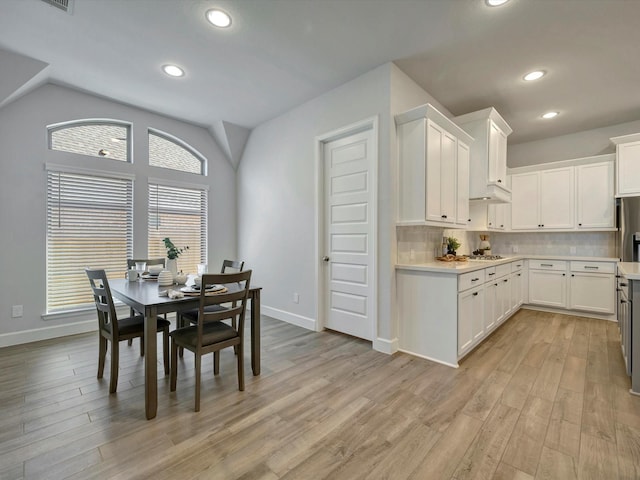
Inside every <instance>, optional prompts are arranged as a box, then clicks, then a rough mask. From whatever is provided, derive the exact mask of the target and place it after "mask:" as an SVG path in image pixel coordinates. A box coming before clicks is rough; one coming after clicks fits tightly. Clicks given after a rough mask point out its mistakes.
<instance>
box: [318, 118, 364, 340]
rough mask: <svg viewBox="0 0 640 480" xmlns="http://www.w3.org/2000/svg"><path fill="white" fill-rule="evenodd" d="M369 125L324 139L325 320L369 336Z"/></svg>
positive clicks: (332, 326)
mask: <svg viewBox="0 0 640 480" xmlns="http://www.w3.org/2000/svg"><path fill="white" fill-rule="evenodd" d="M373 141H374V135H373V130H371V129H369V130H366V131H364V132H359V133H355V134H352V135H349V136H347V137H344V138H340V139H338V140H334V141H331V142H327V143H325V144H324V159H323V160H324V211H325V223H324V229H325V237H326V239H325V252H326V256H325V264H326V265H325V266H326V268H325V272H326V275H325V289H324V291H325V292H326V295H325V302H326V303H325V310H324V311H325V312H326V318H325V321H324V326H325V327H326V328H330V329H332V330H337V331H339V332H343V333H347V334H349V335H353V336H356V337H360V338H364V339H366V340H372V339H373V320H374V319H373V312H374V308H373V306H374V302H375V298H374V296H373V292H374V281H375V277H374V272H373V265H374V262H373V258H374V251H373V245H374V238H375V231H374V225H375V219H374V218H373V214H372V206H373V202H374V198H375V197H374V188H375V185H374V184H373V181H374V180H373V178H372V172H373V166H374V163H373V162H375V161H376V159H375V158H374V157H375V153H374V148H373V146H374V145H373Z"/></svg>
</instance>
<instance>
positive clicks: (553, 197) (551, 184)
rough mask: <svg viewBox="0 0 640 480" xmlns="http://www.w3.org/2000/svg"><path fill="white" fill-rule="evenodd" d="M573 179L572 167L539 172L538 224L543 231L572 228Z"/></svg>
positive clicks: (573, 209) (573, 171)
mask: <svg viewBox="0 0 640 480" xmlns="http://www.w3.org/2000/svg"><path fill="white" fill-rule="evenodd" d="M574 179H575V170H574V168H573V167H567V168H554V169H552V170H543V171H541V172H540V223H541V225H542V227H544V228H545V229H549V228H573V224H574V221H573V214H574V211H575V208H574V198H575V193H574V191H575V189H574Z"/></svg>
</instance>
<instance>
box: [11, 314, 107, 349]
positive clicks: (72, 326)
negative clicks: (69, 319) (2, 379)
mask: <svg viewBox="0 0 640 480" xmlns="http://www.w3.org/2000/svg"><path fill="white" fill-rule="evenodd" d="M97 330H98V320H97V319H92V320H86V321H83V322H76V323H67V324H65V325H56V326H53V327H43V328H34V329H31V330H22V331H19V332H10V333H3V334H0V348H1V347H10V346H12V345H22V344H24V343H31V342H38V341H40V340H49V339H51V338H58V337H66V336H68V335H77V334H78V333H87V332H97Z"/></svg>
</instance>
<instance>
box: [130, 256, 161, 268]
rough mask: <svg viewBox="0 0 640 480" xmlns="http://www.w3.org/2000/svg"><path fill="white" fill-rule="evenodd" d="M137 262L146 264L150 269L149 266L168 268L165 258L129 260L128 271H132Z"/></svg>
mask: <svg viewBox="0 0 640 480" xmlns="http://www.w3.org/2000/svg"><path fill="white" fill-rule="evenodd" d="M136 262H145V263H146V264H147V267H149V265H162V266H163V267H166V266H167V265H166V261H165V259H164V258H127V270H130V269H131V267H135V266H136Z"/></svg>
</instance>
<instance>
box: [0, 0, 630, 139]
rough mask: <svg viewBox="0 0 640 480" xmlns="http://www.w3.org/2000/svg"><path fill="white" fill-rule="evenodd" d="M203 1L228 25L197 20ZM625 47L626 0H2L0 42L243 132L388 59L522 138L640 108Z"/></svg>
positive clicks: (51, 77)
mask: <svg viewBox="0 0 640 480" xmlns="http://www.w3.org/2000/svg"><path fill="white" fill-rule="evenodd" d="M214 6H216V7H220V8H223V9H224V10H226V11H228V12H229V13H230V14H231V15H232V17H233V25H232V28H230V29H227V30H217V29H214V28H212V27H211V26H210V25H209V24H208V23H207V22H206V20H205V12H206V11H207V9H209V8H211V7H214ZM639 46H640V0H511V2H510V3H508V4H506V5H504V6H502V7H498V8H488V7H486V6H485V4H484V0H74V8H73V14H72V15H69V14H67V13H64V12H62V11H60V10H58V9H56V8H54V7H51V6H49V5H47V4H45V3H43V2H42V1H41V0H0V48H2V49H5V50H9V51H12V52H15V53H19V54H22V55H26V56H29V57H32V58H33V59H36V60H39V61H42V62H46V63H47V64H49V65H50V66H49V67H47V69H46V70H45V80H46V81H51V82H53V83H58V84H62V85H69V86H72V87H74V88H78V89H81V90H85V91H89V92H92V93H95V94H98V95H101V96H104V97H108V98H113V99H116V100H118V101H121V102H124V103H128V104H132V105H136V106H139V107H142V108H145V109H149V110H152V111H155V112H158V113H162V114H165V115H169V116H172V117H176V118H180V119H183V120H187V121H189V122H193V123H196V124H199V125H203V126H206V127H213V126H215V125H216V124H219V122H221V121H224V122H230V123H233V124H236V125H239V126H242V127H246V128H252V127H254V126H256V125H258V124H260V123H261V122H264V121H265V120H268V119H270V118H272V117H274V116H277V115H279V114H281V113H284V112H286V111H287V110H289V109H291V108H292V107H294V106H296V105H299V104H301V103H303V102H305V101H307V100H309V99H311V98H313V97H316V96H318V95H320V94H321V93H324V92H326V91H327V90H329V89H331V88H334V87H337V86H338V85H341V84H343V83H345V82H347V81H349V80H351V79H353V78H355V77H357V76H359V75H361V74H363V73H365V72H366V71H368V70H371V69H372V68H374V67H376V66H378V65H381V64H383V63H386V62H389V61H395V62H396V64H397V65H398V66H399V67H400V68H401V69H402V70H404V71H405V72H406V73H407V74H408V75H409V76H410V77H412V78H413V79H414V80H415V81H416V82H417V83H419V84H420V85H422V86H423V88H425V90H427V91H428V92H429V93H430V94H432V95H433V96H434V97H435V98H437V99H438V100H439V101H440V102H441V103H442V104H443V105H444V106H445V107H447V108H448V109H449V110H450V111H451V112H452V113H453V114H455V115H459V114H463V113H467V112H470V111H474V110H478V109H481V108H485V107H488V106H494V107H496V109H497V110H498V111H499V112H500V113H501V114H502V115H503V116H504V117H505V119H506V120H507V122H508V123H509V124H510V125H511V127H512V128H513V130H514V133H513V134H512V136H511V137H510V142H511V143H520V142H524V141H530V140H535V139H539V138H546V137H550V136H555V135H561V134H565V133H571V132H576V131H581V130H586V129H591V128H598V127H602V126H606V125H612V124H616V123H623V122H627V121H631V120H637V119H640V61H638V58H639V54H638V53H639ZM0 58H2V57H0ZM165 63H175V64H178V65H180V66H182V67H183V68H184V69H185V70H186V72H187V75H186V76H185V77H184V78H181V79H172V78H169V77H167V76H165V75H164V74H163V73H162V72H161V71H160V67H161V65H163V64H165ZM535 68H542V69H545V70H547V71H548V72H549V73H548V75H547V76H546V77H545V78H543V79H542V80H540V81H538V82H535V83H530V84H525V83H524V82H523V81H522V80H521V77H522V75H523V74H524V73H526V72H527V71H529V70H532V69H535ZM2 70H3V69H2V68H0V84H1V83H2V82H4V81H5V79H6V76H7V73H8V72H6V71H4V72H3V71H2ZM548 110H558V111H560V112H561V113H560V115H559V116H558V117H557V118H556V119H554V120H551V121H543V120H541V119H540V115H541V114H542V113H543V112H545V111H548Z"/></svg>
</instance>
